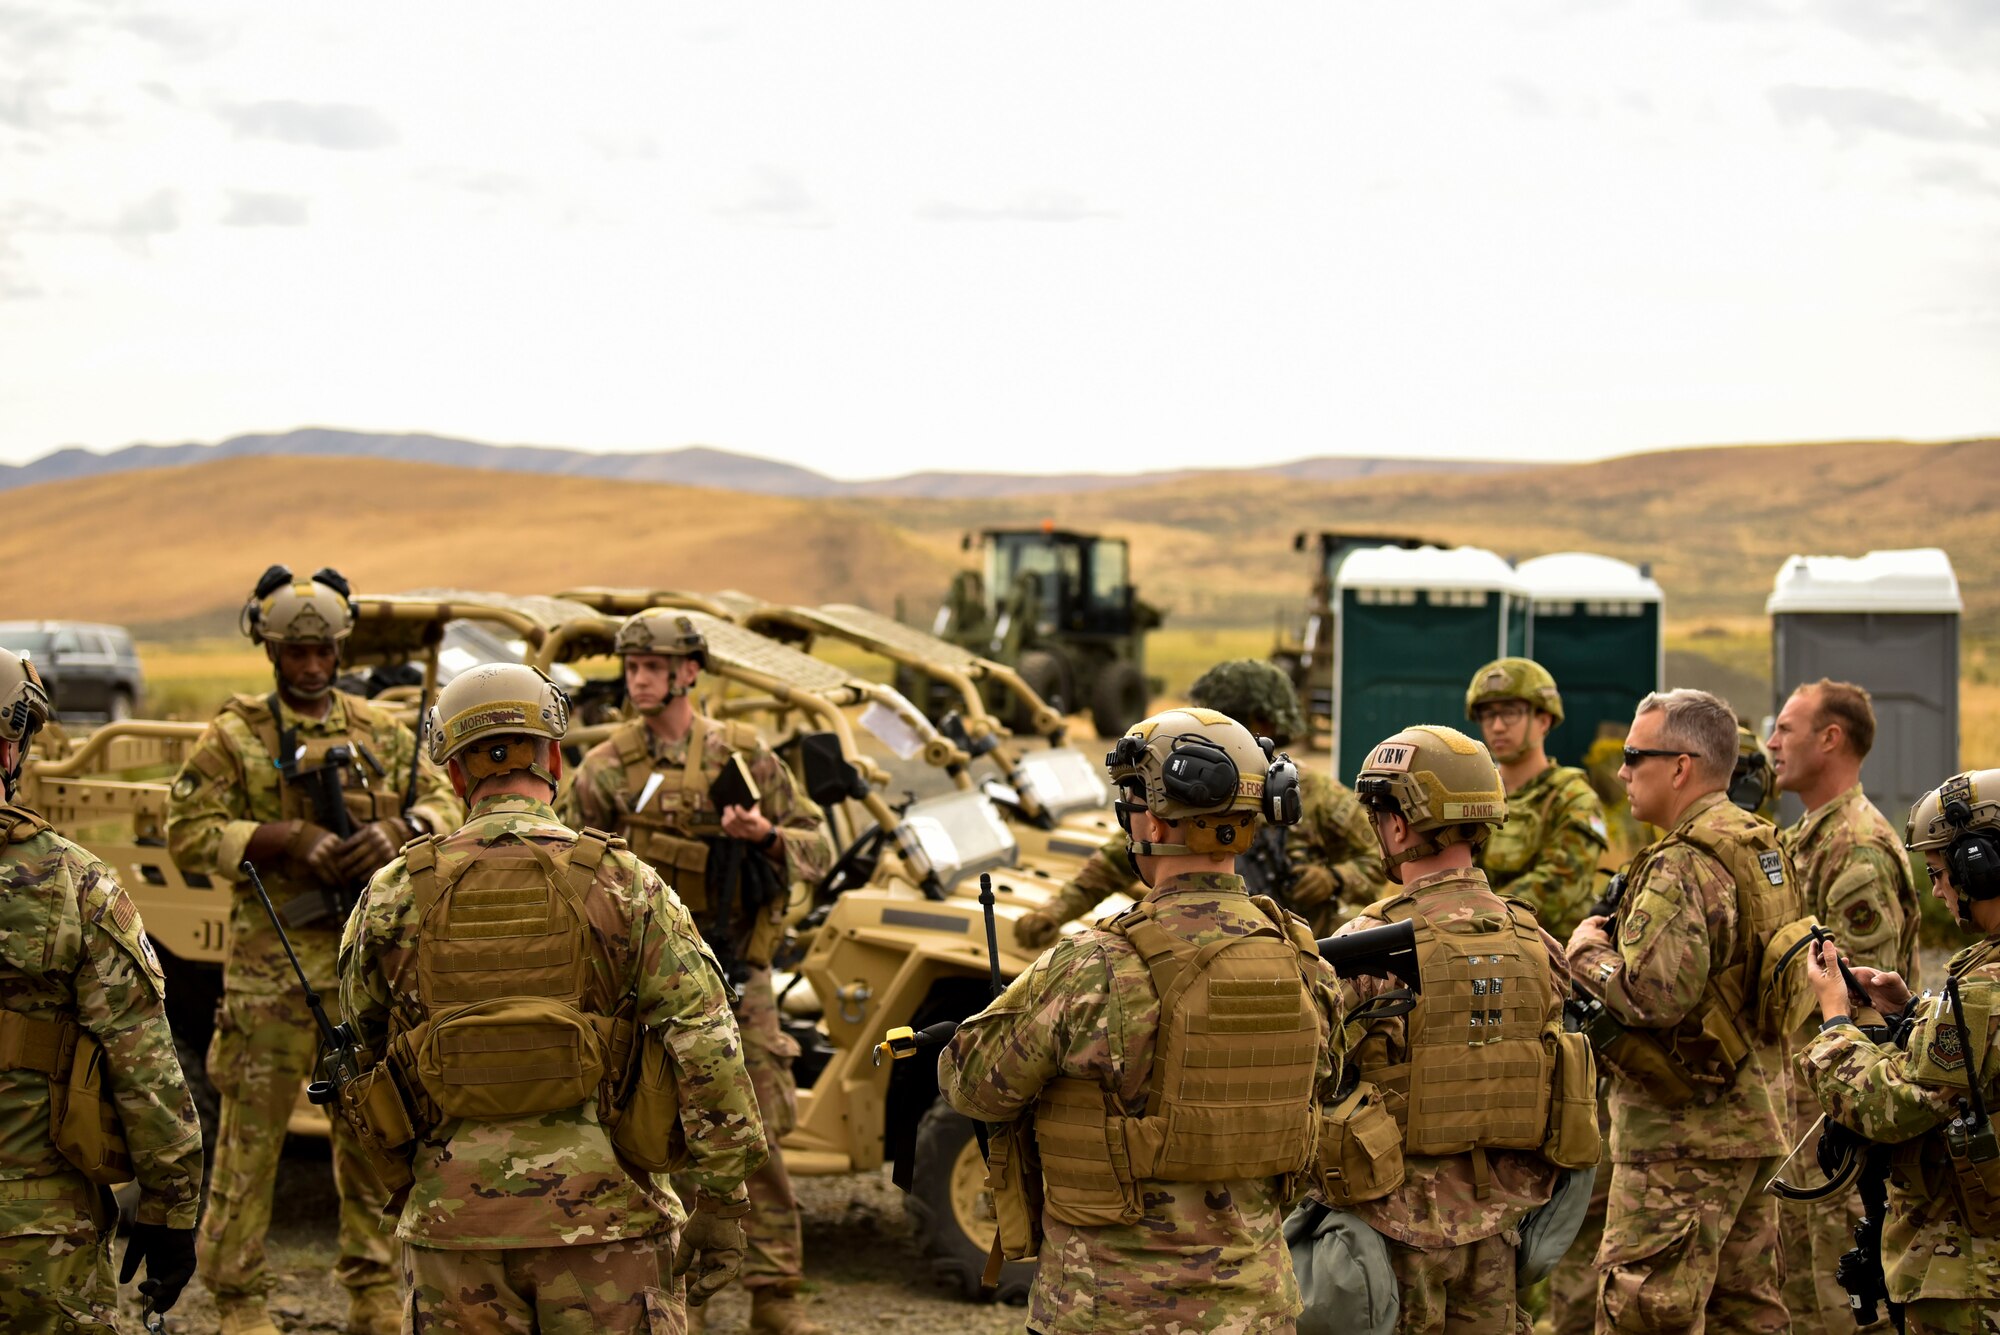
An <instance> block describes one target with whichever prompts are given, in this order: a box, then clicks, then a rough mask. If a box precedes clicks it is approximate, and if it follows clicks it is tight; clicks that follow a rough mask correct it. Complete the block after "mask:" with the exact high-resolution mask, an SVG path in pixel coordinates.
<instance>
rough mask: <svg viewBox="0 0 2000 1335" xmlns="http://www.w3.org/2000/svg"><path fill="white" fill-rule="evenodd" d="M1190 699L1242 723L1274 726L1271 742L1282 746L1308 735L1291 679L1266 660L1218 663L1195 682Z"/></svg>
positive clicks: (1190, 689)
mask: <svg viewBox="0 0 2000 1335" xmlns="http://www.w3.org/2000/svg"><path fill="white" fill-rule="evenodd" d="M1188 699H1190V700H1192V701H1193V702H1194V703H1195V704H1197V705H1199V706H1200V707H1201V708H1203V709H1213V710H1216V711H1217V712H1219V713H1223V714H1227V715H1229V717H1231V718H1233V719H1236V720H1237V721H1238V722H1244V721H1246V720H1249V719H1258V720H1260V721H1262V722H1265V723H1268V724H1270V725H1271V740H1272V741H1273V742H1275V743H1277V744H1278V745H1279V746H1290V745H1291V744H1292V740H1293V739H1294V738H1296V737H1302V736H1304V735H1305V731H1306V723H1305V719H1304V718H1302V717H1300V715H1299V697H1298V693H1297V692H1295V691H1294V690H1293V689H1292V681H1291V678H1289V677H1287V676H1286V675H1285V674H1284V673H1283V672H1281V671H1280V670H1279V669H1278V668H1277V667H1275V666H1274V665H1272V664H1270V663H1267V662H1265V661H1263V660H1262V659H1258V658H1236V659H1231V660H1230V661H1229V662H1227V663H1217V664H1216V665H1215V666H1214V667H1212V668H1210V669H1209V670H1208V671H1206V672H1204V673H1202V674H1201V675H1200V676H1199V677H1197V678H1195V683H1194V685H1193V686H1190V687H1189V688H1188Z"/></svg>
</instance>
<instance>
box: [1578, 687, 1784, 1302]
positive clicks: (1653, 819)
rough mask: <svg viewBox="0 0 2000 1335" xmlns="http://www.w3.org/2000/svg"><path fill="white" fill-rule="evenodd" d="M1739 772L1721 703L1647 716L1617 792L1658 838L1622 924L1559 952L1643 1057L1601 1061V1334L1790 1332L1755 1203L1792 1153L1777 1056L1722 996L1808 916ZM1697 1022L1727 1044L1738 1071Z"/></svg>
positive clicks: (1764, 1203)
mask: <svg viewBox="0 0 2000 1335" xmlns="http://www.w3.org/2000/svg"><path fill="white" fill-rule="evenodd" d="M1735 758H1736V716H1735V714H1734V713H1733V712H1731V711H1730V709H1729V706H1728V705H1726V704H1724V703H1723V702H1722V701H1720V700H1718V699H1716V698H1715V697H1714V696H1712V695H1709V694H1707V693H1706V692H1703V691H1689V690H1679V691H1669V692H1667V693H1665V694H1655V695H1648V696H1647V697H1646V698H1645V699H1644V700H1642V701H1640V702H1639V708H1638V713H1637V715H1636V716H1635V717H1634V719H1633V721H1632V729H1631V732H1630V733H1629V734H1628V737H1627V741H1626V749H1625V765H1624V767H1623V768H1622V769H1621V770H1620V771H1619V777H1620V778H1621V779H1622V780H1623V781H1624V783H1625V786H1626V789H1627V791H1628V792H1629V793H1630V794H1631V799H1632V811H1633V814H1634V815H1635V816H1637V817H1638V818H1639V819H1641V820H1644V821H1647V822H1649V823H1651V824H1653V825H1656V826H1658V827H1660V828H1661V829H1663V830H1666V831H1667V834H1666V835H1665V836H1664V837H1663V838H1661V839H1660V840H1659V841H1658V842H1656V843H1654V844H1652V845H1651V846H1650V847H1648V848H1647V849H1645V850H1644V851H1643V852H1641V853H1640V855H1639V856H1638V858H1637V859H1635V860H1634V862H1633V864H1632V868H1631V871H1630V873H1629V875H1630V888H1629V889H1628V890H1627V891H1626V894H1625V899H1624V902H1623V904H1622V906H1621V907H1620V910H1619V914H1618V916H1617V917H1616V918H1615V919H1605V918H1602V917H1590V918H1586V919H1584V920H1583V922H1582V923H1581V924H1580V925H1579V926H1578V927H1577V929H1576V932H1575V934H1574V935H1573V936H1572V937H1571V938H1570V942H1569V963H1570V975H1571V977H1572V978H1574V979H1575V980H1576V982H1577V984H1578V986H1580V987H1582V988H1583V989H1584V990H1585V991H1587V992H1588V993H1590V994H1591V995H1592V996H1594V997H1596V998H1598V999H1599V1000H1601V1001H1602V1002H1603V1003H1604V1007H1605V1010H1606V1011H1607V1012H1608V1013H1609V1015H1610V1016H1611V1018H1613V1019H1615V1020H1616V1021H1617V1022H1618V1023H1619V1024H1620V1025H1623V1026H1624V1027H1625V1028H1626V1029H1627V1030H1628V1031H1629V1032H1628V1033H1627V1034H1625V1035H1624V1038H1625V1039H1626V1040H1630V1042H1631V1043H1632V1044H1633V1045H1635V1046H1637V1047H1638V1048H1639V1049H1640V1052H1639V1055H1638V1056H1634V1057H1631V1058H1630V1059H1626V1058H1616V1059H1614V1058H1615V1053H1614V1049H1613V1048H1611V1047H1603V1048H1600V1049H1599V1058H1600V1060H1601V1061H1603V1062H1604V1063H1605V1064H1607V1065H1610V1066H1611V1067H1612V1069H1613V1079H1612V1082H1611V1155H1610V1157H1611V1162H1612V1170H1611V1189H1610V1211H1609V1216H1608V1218H1607V1220H1606V1223H1605V1230H1604V1241H1603V1244H1602V1245H1601V1246H1600V1247H1599V1249H1598V1252H1597V1266H1598V1268H1599V1270H1600V1271H1601V1272H1602V1275H1601V1277H1600V1282H1599V1290H1598V1293H1599V1297H1598V1313H1597V1329H1598V1330H1599V1331H1600V1332H1602V1331H1612V1330H1618V1331H1627V1330H1630V1331H1663V1332H1664V1331H1688V1330H1700V1329H1704V1328H1706V1329H1708V1330H1713V1331H1725V1330H1726V1331H1755V1332H1781V1331H1784V1330H1785V1329H1786V1328H1787V1325H1788V1322H1789V1317H1788V1315H1787V1312H1786V1308H1785V1304H1784V1299H1783V1296H1782V1294H1781V1292H1780V1286H1781V1274H1782V1262H1781V1257H1780V1248H1779V1242H1778V1210H1777V1201H1776V1200H1775V1199H1773V1198H1772V1197H1770V1196H1767V1195H1765V1194H1763V1192H1762V1191H1761V1190H1760V1188H1761V1186H1762V1184H1763V1182H1764V1181H1765V1179H1766V1178H1768V1177H1769V1175H1770V1170H1771V1169H1772V1168H1773V1167H1775V1165H1776V1162H1777V1160H1778V1158H1779V1156H1781V1155H1783V1154H1784V1153H1785V1151H1786V1150H1787V1149H1789V1148H1790V1145H1789V1142H1788V1139H1787V1136H1786V1128H1787V1126H1788V1125H1789V1123H1790V1105H1789V1093H1788V1091H1787V1088H1786V1083H1785V1075H1784V1052H1783V1040H1782V1039H1781V1038H1772V1039H1770V1040H1769V1041H1766V1040H1765V1038H1764V1036H1763V1034H1762V1033H1761V1032H1760V1031H1757V1030H1756V1029H1755V1027H1754V1026H1752V1025H1751V1023H1750V1021H1749V1020H1748V1018H1747V1017H1746V1016H1744V1015H1743V1014H1741V1013H1732V1012H1731V1011H1730V1010H1729V1008H1728V1007H1727V1006H1726V1005H1724V1004H1722V1002H1721V1000H1720V994H1719V993H1718V992H1717V986H1718V984H1717V981H1716V980H1717V978H1718V977H1719V976H1728V971H1730V970H1734V969H1737V968H1738V967H1739V966H1746V965H1747V963H1749V962H1751V957H1750V954H1749V952H1750V950H1751V948H1752V938H1753V936H1755V935H1756V934H1757V933H1760V932H1762V931H1764V930H1766V929H1767V928H1768V927H1769V925H1770V924H1771V923H1774V922H1780V921H1782V922H1790V921H1792V920H1794V919H1796V918H1798V917H1800V916H1802V914H1803V905H1802V904H1801V903H1800V901H1799V897H1798V893H1797V891H1796V889H1795V888H1794V887H1793V886H1792V884H1791V881H1792V878H1791V877H1790V876H1789V875H1787V874H1786V870H1785V858H1784V854H1783V852H1782V851H1781V850H1780V849H1779V848H1778V847H1777V840H1776V834H1775V832H1774V831H1772V830H1771V828H1770V826H1769V825H1767V824H1765V823H1764V822H1761V821H1758V820H1757V819H1756V818H1755V817H1753V816H1750V815H1748V814H1747V813H1745V812H1743V811H1740V810H1739V809H1737V808H1736V807H1735V806H1733V805H1731V804H1730V802H1729V801H1728V799H1727V797H1726V796H1725V794H1724V789H1725V787H1726V785H1727V784H1728V782H1729V776H1730V771H1731V769H1732V767H1733V765H1734V763H1735ZM1745 905H1748V906H1749V907H1750V909H1751V919H1750V920H1748V921H1746V919H1745V917H1744V913H1743V911H1742V910H1743V906H1745ZM1752 990H1753V991H1754V989H1752ZM1705 1022H1706V1024H1707V1025H1708V1026H1709V1027H1710V1028H1713V1029H1715V1030H1717V1031H1718V1032H1719V1031H1720V1030H1721V1029H1722V1028H1723V1027H1725V1026H1726V1027H1727V1028H1728V1030H1730V1031H1731V1037H1732V1039H1733V1041H1734V1042H1735V1043H1740V1044H1741V1045H1742V1047H1741V1051H1742V1053H1743V1055H1742V1059H1741V1061H1740V1063H1732V1061H1731V1060H1730V1059H1729V1057H1728V1056H1727V1055H1726V1054H1725V1053H1724V1050H1723V1049H1724V1045H1723V1043H1722V1042H1721V1041H1720V1040H1717V1039H1714V1038H1713V1037H1712V1036H1710V1035H1709V1033H1708V1030H1707V1029H1705V1027H1704V1025H1705ZM1642 1057H1647V1058H1649V1060H1650V1063H1651V1064H1647V1063H1646V1062H1642V1061H1641V1058H1642ZM1663 1073H1664V1074H1663ZM1675 1082H1678V1086H1676V1084H1675Z"/></svg>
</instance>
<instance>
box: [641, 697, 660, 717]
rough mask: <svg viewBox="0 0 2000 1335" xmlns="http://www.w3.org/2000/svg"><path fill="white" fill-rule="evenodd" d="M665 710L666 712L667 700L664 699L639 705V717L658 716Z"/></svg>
mask: <svg viewBox="0 0 2000 1335" xmlns="http://www.w3.org/2000/svg"><path fill="white" fill-rule="evenodd" d="M666 712H667V702H666V701H664V700H662V701H660V702H659V703H658V704H652V705H640V706H639V717H640V718H658V717H659V716H660V715H662V714H664V713H666Z"/></svg>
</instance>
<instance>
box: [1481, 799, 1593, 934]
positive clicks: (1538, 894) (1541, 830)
mask: <svg viewBox="0 0 2000 1335" xmlns="http://www.w3.org/2000/svg"><path fill="white" fill-rule="evenodd" d="M1606 838H1607V836H1606V832H1605V825H1604V805H1603V803H1601V802H1599V801H1598V800H1597V791H1596V790H1595V789H1593V788H1592V787H1591V786H1590V776H1589V775H1587V774H1585V773H1584V772H1583V771H1582V770H1580V769H1571V768H1569V767H1567V766H1563V765H1550V766H1549V767H1548V768H1547V769H1545V770H1543V771H1542V772H1541V773H1540V774H1537V775H1536V776H1535V777H1534V778H1532V779H1530V780H1528V781H1527V782H1526V783H1524V784H1522V785H1521V786H1520V787H1519V788H1516V789H1515V790H1514V791H1513V792H1511V793H1508V794H1507V823H1506V824H1505V825H1502V826H1501V827H1500V828H1499V829H1497V830H1495V831H1493V833H1492V834H1491V835H1489V836H1488V837H1487V840H1486V846H1485V847H1484V848H1483V849H1481V850H1480V853H1479V867H1480V870H1482V871H1484V872H1485V873H1486V876H1487V879H1488V880H1489V881H1491V882H1492V885H1493V888H1494V889H1495V890H1496V891H1499V892H1500V893H1501V894H1504V895H1507V896H1509V897H1511V898H1514V899H1522V900H1526V901H1527V902H1528V903H1530V904H1532V905H1534V908H1535V916H1536V917H1537V918H1540V919H1541V921H1542V926H1543V927H1544V928H1546V929H1547V930H1548V932H1549V934H1550V935H1551V936H1554V937H1555V938H1556V939H1557V940H1559V941H1567V940H1569V934H1570V933H1571V932H1573V931H1575V930H1576V925H1577V924H1578V923H1580V922H1582V921H1583V919H1584V915H1585V914H1587V913H1589V912H1590V905H1591V902H1592V901H1593V900H1595V899H1596V898H1597V893H1598V891H1599V890H1600V889H1601V888H1602V886H1601V884H1600V882H1599V880H1598V876H1597V864H1598V859H1600V858H1601V857H1603V855H1604V849H1605V843H1606Z"/></svg>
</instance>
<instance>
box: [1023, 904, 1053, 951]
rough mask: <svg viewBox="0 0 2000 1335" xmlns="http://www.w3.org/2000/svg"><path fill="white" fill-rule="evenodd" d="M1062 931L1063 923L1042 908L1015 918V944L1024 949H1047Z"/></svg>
mask: <svg viewBox="0 0 2000 1335" xmlns="http://www.w3.org/2000/svg"><path fill="white" fill-rule="evenodd" d="M1061 932H1062V924H1061V923H1059V922H1057V921H1056V920H1055V918H1054V917H1053V916H1051V915H1050V914H1047V913H1044V912H1042V911H1041V910H1040V909H1036V910H1035V911H1034V912H1033V913H1024V914H1022V915H1021V916H1020V917H1018V918H1016V919H1015V920H1014V944H1015V945H1017V946H1019V947H1021V949H1023V950H1046V949H1047V948H1048V947H1050V946H1051V945H1054V944H1055V939H1056V937H1057V936H1059V935H1060V934H1061Z"/></svg>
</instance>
